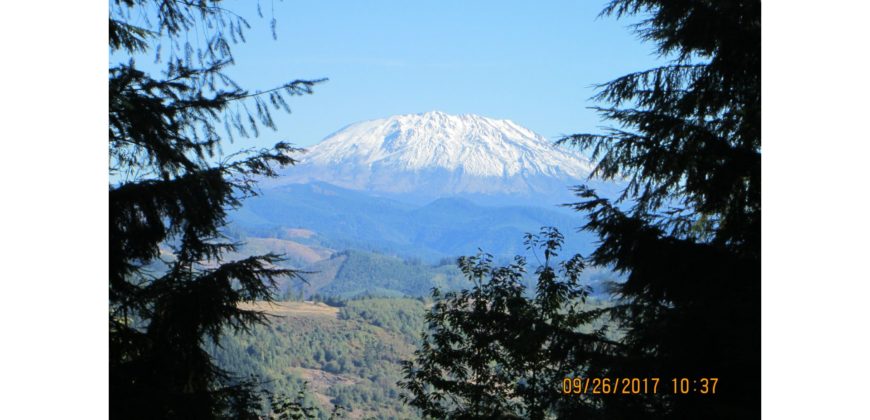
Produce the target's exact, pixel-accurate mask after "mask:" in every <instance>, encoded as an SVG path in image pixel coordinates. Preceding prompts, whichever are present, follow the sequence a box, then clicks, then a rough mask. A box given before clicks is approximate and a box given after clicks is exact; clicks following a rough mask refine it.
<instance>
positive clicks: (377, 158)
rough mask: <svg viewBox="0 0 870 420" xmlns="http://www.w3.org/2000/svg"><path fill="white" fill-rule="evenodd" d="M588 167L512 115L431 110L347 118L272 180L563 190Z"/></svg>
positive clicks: (423, 190)
mask: <svg viewBox="0 0 870 420" xmlns="http://www.w3.org/2000/svg"><path fill="white" fill-rule="evenodd" d="M591 169H592V165H591V163H590V162H589V160H588V159H586V158H585V157H583V156H582V155H580V154H579V153H577V152H575V151H573V150H570V149H568V148H559V147H555V146H554V145H553V144H552V141H550V140H547V139H546V138H544V137H542V136H541V135H538V134H536V133H534V132H532V131H531V130H529V129H527V128H524V127H522V126H520V125H518V124H516V123H514V122H512V121H509V120H498V119H492V118H486V117H481V116H478V115H448V114H445V113H443V112H437V111H433V112H427V113H422V114H408V115H397V116H392V117H389V118H383V119H378V120H371V121H363V122H358V123H355V124H351V125H349V126H347V127H345V128H343V129H341V130H339V131H338V132H336V133H333V134H332V135H330V136H328V137H327V138H326V139H324V140H323V141H322V142H320V143H319V144H317V145H315V146H313V147H311V148H310V149H309V150H308V152H307V153H305V154H304V155H302V156H301V160H300V163H299V164H297V165H296V166H293V167H288V168H287V169H285V171H284V172H283V174H282V177H281V178H279V179H278V180H276V183H277V184H288V183H305V182H310V181H322V182H327V183H330V184H334V185H338V186H340V187H343V188H348V189H354V190H361V191H369V192H374V193H381V194H400V195H404V194H409V195H415V196H419V197H427V198H432V197H449V196H480V195H501V196H504V195H509V196H515V197H532V196H541V195H552V194H554V193H556V194H558V195H559V196H564V195H565V193H567V191H568V187H569V186H571V185H576V184H577V183H579V182H581V181H582V180H583V179H585V177H586V176H587V175H588V174H589V172H590V170H591Z"/></svg>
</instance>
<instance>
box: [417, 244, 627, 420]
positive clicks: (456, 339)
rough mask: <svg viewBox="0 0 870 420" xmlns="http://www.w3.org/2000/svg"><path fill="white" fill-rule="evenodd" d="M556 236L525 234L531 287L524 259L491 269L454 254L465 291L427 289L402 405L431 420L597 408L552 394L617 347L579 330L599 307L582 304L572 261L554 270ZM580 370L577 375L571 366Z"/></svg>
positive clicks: (486, 258) (482, 258)
mask: <svg viewBox="0 0 870 420" xmlns="http://www.w3.org/2000/svg"><path fill="white" fill-rule="evenodd" d="M562 242H563V237H562V234H561V233H559V231H558V230H556V229H554V228H544V229H542V230H541V232H540V234H539V235H527V237H526V240H525V243H526V246H527V247H528V249H529V250H535V249H540V251H542V252H543V261H542V262H541V264H540V266H539V267H538V268H537V270H536V271H535V274H536V275H537V285H536V288H535V290H534V291H529V290H527V289H526V286H525V285H524V281H523V277H524V275H525V273H526V269H525V267H526V261H525V259H524V258H522V257H519V256H517V257H516V258H515V261H514V263H513V264H511V265H509V266H505V267H494V266H493V263H492V256H491V255H489V254H485V253H482V252H481V253H479V254H478V255H476V256H473V257H462V258H460V259H459V266H460V268H461V269H462V272H463V274H465V276H466V277H467V278H468V279H469V280H470V281H472V282H473V283H474V286H473V287H471V288H470V289H468V290H462V291H459V292H447V293H445V294H443V295H442V294H441V293H440V292H439V291H438V290H437V289H435V290H434V292H433V298H434V300H435V302H434V305H433V306H432V308H431V310H430V311H429V313H428V314H427V316H426V320H427V323H428V327H429V330H428V331H427V332H425V333H424V334H423V337H422V345H421V346H420V348H419V349H418V350H417V351H416V352H415V354H414V356H415V357H414V360H413V361H407V362H404V364H403V368H404V373H405V379H404V381H402V382H400V385H401V386H402V387H404V388H405V389H406V390H407V391H408V392H409V394H408V395H405V396H404V398H405V399H406V400H407V401H408V402H409V403H410V404H411V405H413V406H415V407H417V408H420V409H421V410H422V412H423V414H425V415H427V416H430V417H432V418H479V419H483V418H529V419H544V418H552V416H553V415H556V414H562V415H573V416H581V415H587V416H588V415H590V414H594V413H596V412H597V407H599V406H600V403H599V402H597V401H595V400H593V399H591V398H586V397H585V396H575V397H566V396H565V395H562V394H561V393H560V392H559V391H560V390H561V389H562V388H561V386H562V380H563V379H564V378H565V376H566V372H571V373H574V374H580V375H589V374H593V373H592V372H591V371H589V370H586V369H583V367H584V366H591V365H593V364H592V363H591V361H590V359H591V358H597V357H600V356H601V355H603V354H610V353H612V352H613V351H614V350H613V349H612V347H613V346H615V345H616V344H617V343H614V342H613V341H611V340H609V339H608V338H607V337H606V335H605V332H606V328H599V329H597V330H592V329H589V330H587V331H583V329H582V328H581V327H583V326H586V325H588V324H590V323H591V321H592V320H594V319H597V318H599V317H600V315H601V313H602V312H603V309H601V308H597V309H589V308H584V307H583V306H582V305H583V303H585V302H586V298H587V296H588V294H589V292H590V289H589V287H588V286H584V285H582V284H581V283H580V274H581V272H582V271H583V268H584V263H583V260H582V258H581V257H580V256H579V255H574V256H573V257H571V258H569V259H567V260H565V261H562V262H560V263H556V261H555V258H556V257H558V253H559V252H560V250H561V247H562ZM578 368H579V369H578Z"/></svg>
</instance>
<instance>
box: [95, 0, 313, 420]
mask: <svg viewBox="0 0 870 420" xmlns="http://www.w3.org/2000/svg"><path fill="white" fill-rule="evenodd" d="M248 27H249V24H248V23H247V22H246V21H245V20H244V19H243V18H241V17H240V16H238V15H236V14H234V13H233V12H231V11H229V10H227V9H224V8H223V7H222V6H221V4H220V2H219V1H206V0H193V1H178V0H168V1H157V0H115V1H114V2H112V3H111V11H110V17H109V47H110V52H111V54H112V55H111V57H112V58H111V61H112V62H113V64H110V68H109V157H110V167H109V173H110V185H109V249H110V251H109V367H110V369H109V370H110V413H111V415H112V416H113V417H117V418H143V419H155V418H215V417H233V418H254V417H255V415H256V413H257V412H258V410H259V409H260V404H261V402H262V400H261V398H259V397H257V395H258V394H257V393H256V392H255V389H254V384H253V383H252V382H250V381H238V380H236V379H235V378H233V377H232V376H231V375H230V374H229V373H228V372H225V371H223V370H221V369H219V368H218V367H217V366H215V365H214V364H213V362H212V360H211V358H210V357H209V355H208V354H207V353H206V352H205V351H204V350H203V344H204V342H205V340H213V341H215V342H217V340H218V338H219V337H220V335H221V333H222V331H223V330H224V329H225V328H233V329H237V330H238V329H242V330H244V329H247V328H248V327H249V326H250V325H251V323H255V322H259V321H262V320H263V319H264V315H263V314H261V313H259V312H256V311H251V310H242V309H239V307H238V303H239V302H242V301H254V300H267V301H270V300H271V299H272V292H273V289H274V286H275V284H274V281H275V279H276V278H277V277H279V276H294V275H295V273H294V272H293V271H290V270H286V269H283V268H280V267H278V266H276V263H278V262H279V261H280V257H279V256H278V255H274V254H268V255H261V256H254V257H250V258H246V259H243V260H238V261H225V260H224V259H223V258H222V255H223V253H225V252H226V251H232V250H235V249H236V248H237V247H238V246H239V244H237V243H232V242H228V241H227V240H226V239H225V238H224V237H223V236H222V235H221V228H222V226H223V225H224V223H225V218H226V214H227V211H228V210H229V209H231V208H234V207H236V206H238V205H239V203H240V202H241V200H242V199H244V198H245V197H248V196H251V195H254V194H255V193H256V189H255V180H256V179H257V178H259V177H268V176H274V175H275V172H274V170H273V167H274V166H276V165H287V164H292V163H294V160H293V159H292V158H291V157H290V156H289V154H290V153H291V152H294V151H296V150H297V149H295V148H293V147H291V146H290V145H289V144H286V143H279V144H277V145H276V146H275V147H273V148H270V149H262V150H246V151H243V152H239V153H235V154H232V155H230V156H222V154H221V152H220V144H221V142H222V141H223V140H224V139H226V138H229V139H232V137H233V136H234V135H238V136H241V137H248V136H250V135H257V134H258V133H259V128H260V127H269V128H273V129H274V123H273V121H272V118H271V113H270V112H271V111H273V110H284V111H289V108H288V106H287V102H286V99H287V98H288V97H289V96H292V95H301V94H307V93H311V89H312V86H313V85H314V84H315V83H317V82H318V81H301V80H297V81H293V82H289V83H286V84H284V85H281V86H279V87H276V88H274V89H270V90H266V91H256V92H250V91H247V90H244V89H242V88H241V87H239V86H238V85H237V84H235V83H234V82H233V81H232V80H231V79H230V78H229V77H227V76H226V75H225V74H224V69H225V68H226V67H227V66H229V65H231V64H232V62H233V57H232V54H231V45H232V44H233V43H236V42H240V41H243V40H244V32H245V30H246V29H247V28H248ZM273 30H274V20H273ZM192 32H195V33H196V35H197V36H196V37H188V36H187V35H188V34H189V33H192ZM184 39H196V40H198V41H199V43H191V42H189V41H183V40H184ZM150 53H153V54H154V55H155V62H156V63H157V64H156V65H159V66H160V67H161V68H162V72H161V74H160V75H152V74H150V73H149V72H147V71H145V70H143V69H141V68H139V67H137V65H136V63H135V60H134V58H142V57H143V56H144V55H145V54H150ZM161 267H162V268H161Z"/></svg>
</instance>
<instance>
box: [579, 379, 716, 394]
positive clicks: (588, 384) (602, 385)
mask: <svg viewBox="0 0 870 420" xmlns="http://www.w3.org/2000/svg"><path fill="white" fill-rule="evenodd" d="M717 385H719V378H671V379H670V380H664V381H663V380H662V379H661V378H652V377H651V378H565V379H563V380H562V394H566V395H583V394H585V395H639V394H658V393H671V394H678V395H680V394H681V395H688V394H700V395H711V394H716V387H717Z"/></svg>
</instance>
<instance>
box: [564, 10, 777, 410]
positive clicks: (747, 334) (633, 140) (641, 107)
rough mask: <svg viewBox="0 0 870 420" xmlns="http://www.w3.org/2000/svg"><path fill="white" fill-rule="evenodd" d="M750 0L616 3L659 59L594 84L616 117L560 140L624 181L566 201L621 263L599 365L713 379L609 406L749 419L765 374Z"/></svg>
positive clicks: (604, 261)
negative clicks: (610, 341)
mask: <svg viewBox="0 0 870 420" xmlns="http://www.w3.org/2000/svg"><path fill="white" fill-rule="evenodd" d="M760 9H761V6H760V2H758V1H732V0H723V1H662V0H614V1H613V2H611V3H610V4H609V6H607V8H606V9H605V10H604V12H603V14H604V15H615V16H617V17H621V16H624V15H631V14H643V15H645V16H648V17H647V18H645V19H644V20H643V21H642V22H641V23H639V24H638V25H637V26H636V27H635V30H636V31H637V33H638V34H639V35H640V37H641V38H642V39H644V40H647V41H651V42H653V43H655V45H656V46H657V48H658V52H659V53H660V54H662V56H667V57H670V58H671V59H672V60H671V61H670V62H669V63H668V64H667V65H664V66H661V67H658V68H654V69H649V70H645V71H640V72H637V73H632V74H628V75H625V76H623V77H620V78H618V79H616V80H613V81H611V82H609V83H606V84H604V85H601V86H599V89H600V90H599V93H598V94H597V96H596V97H595V99H596V100H598V101H600V102H601V103H604V104H606V105H605V106H601V107H598V108H597V110H598V111H599V112H600V113H601V114H602V115H603V117H604V118H605V119H607V120H610V121H612V122H613V123H615V125H614V126H613V127H611V128H609V129H607V131H605V132H604V133H603V134H578V135H573V136H569V137H567V138H564V139H562V140H561V142H562V143H567V144H573V145H575V146H578V147H580V148H583V149H585V150H588V151H591V153H592V155H593V156H594V158H595V159H596V160H597V166H596V168H595V171H594V173H593V176H599V177H602V178H606V179H614V178H621V179H627V180H628V187H627V188H626V189H625V190H624V191H623V194H622V195H621V196H620V197H619V198H618V199H617V200H615V201H610V200H606V199H603V198H601V197H599V196H598V195H597V194H596V193H595V191H593V190H591V189H590V188H587V187H585V186H581V187H578V188H577V190H576V191H577V194H578V196H579V197H581V198H582V201H581V202H579V203H576V204H573V205H572V206H573V207H574V208H575V209H577V210H578V211H580V212H582V213H584V214H586V215H587V216H588V218H589V221H588V223H587V224H586V225H585V227H584V228H585V229H587V230H589V231H592V232H595V233H597V234H598V236H599V238H600V245H599V246H598V248H597V249H596V250H595V252H594V253H593V254H592V255H591V260H592V262H593V263H595V264H598V265H604V266H611V267H613V268H615V269H616V270H618V271H620V272H623V273H626V274H627V280H626V281H625V282H624V283H622V284H620V285H618V286H617V287H616V289H615V293H616V296H617V297H618V303H619V304H618V305H617V306H615V307H614V308H613V309H612V311H611V315H613V317H614V319H615V320H616V321H617V322H618V323H619V325H620V327H621V328H622V329H623V330H624V331H625V337H624V339H623V340H622V341H623V344H624V345H625V349H624V354H623V357H622V358H621V359H620V360H619V362H614V363H610V364H608V365H604V366H602V367H601V368H602V370H603V371H606V372H607V373H608V375H609V376H622V377H631V376H659V377H662V378H672V377H688V378H690V379H696V378H700V377H718V378H719V388H718V393H717V394H716V395H714V396H713V395H697V394H695V393H690V395H657V396H649V397H647V398H644V399H638V398H634V399H631V398H629V399H616V398H615V399H609V400H606V402H608V403H607V404H605V410H604V413H605V415H606V416H610V417H629V416H637V415H643V416H644V417H646V418H652V417H661V418H707V419H710V418H754V417H758V416H759V415H760V401H761V399H760V397H761V392H760V385H761V380H760V374H761V346H760V339H761V331H760V329H761V318H760V309H761V293H760V285H761V270H760V269H761V248H760V245H761V230H760V229H761V43H760V41H761V16H760Z"/></svg>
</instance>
